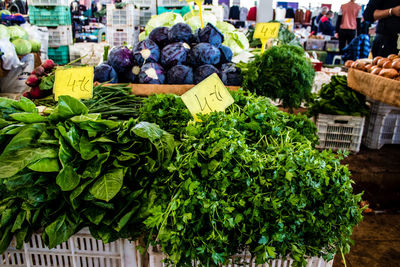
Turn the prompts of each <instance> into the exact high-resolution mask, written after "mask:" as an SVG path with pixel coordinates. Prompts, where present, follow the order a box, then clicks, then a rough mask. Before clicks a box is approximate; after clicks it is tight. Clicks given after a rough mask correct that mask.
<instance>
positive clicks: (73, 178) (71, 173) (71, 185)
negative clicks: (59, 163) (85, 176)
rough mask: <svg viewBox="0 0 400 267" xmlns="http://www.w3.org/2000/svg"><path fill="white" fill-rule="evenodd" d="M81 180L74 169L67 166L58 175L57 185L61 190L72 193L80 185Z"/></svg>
mask: <svg viewBox="0 0 400 267" xmlns="http://www.w3.org/2000/svg"><path fill="white" fill-rule="evenodd" d="M80 179H81V178H80V176H79V175H78V174H77V173H76V172H75V170H74V168H72V167H71V166H70V165H66V166H64V168H63V169H62V170H61V171H60V173H59V174H58V175H57V178H56V183H57V184H58V185H59V186H60V188H61V190H63V191H71V190H74V189H75V188H76V187H77V186H78V185H79V182H80Z"/></svg>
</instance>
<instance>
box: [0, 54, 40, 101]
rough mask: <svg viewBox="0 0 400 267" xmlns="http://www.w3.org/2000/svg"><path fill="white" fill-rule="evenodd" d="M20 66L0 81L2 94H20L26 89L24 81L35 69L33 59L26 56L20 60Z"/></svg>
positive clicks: (30, 55) (29, 55)
mask: <svg viewBox="0 0 400 267" xmlns="http://www.w3.org/2000/svg"><path fill="white" fill-rule="evenodd" d="M21 63H22V65H20V66H19V67H17V68H14V69H12V70H10V72H9V73H8V74H7V76H6V77H4V78H3V79H1V81H0V88H1V92H2V93H14V94H20V93H23V92H24V91H26V90H27V89H28V86H27V85H26V84H25V82H26V79H28V77H29V75H30V74H31V73H32V71H33V69H34V68H35V57H34V55H33V54H28V55H26V56H24V57H23V58H22V59H21Z"/></svg>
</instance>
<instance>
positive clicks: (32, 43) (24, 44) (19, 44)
mask: <svg viewBox="0 0 400 267" xmlns="http://www.w3.org/2000/svg"><path fill="white" fill-rule="evenodd" d="M0 39H7V40H10V41H11V43H13V45H14V46H15V52H16V53H17V55H19V56H23V55H27V54H29V53H31V52H39V51H40V47H41V44H40V42H39V41H37V40H29V36H28V33H27V32H26V30H25V29H23V28H21V27H20V26H9V27H7V26H4V25H2V24H0Z"/></svg>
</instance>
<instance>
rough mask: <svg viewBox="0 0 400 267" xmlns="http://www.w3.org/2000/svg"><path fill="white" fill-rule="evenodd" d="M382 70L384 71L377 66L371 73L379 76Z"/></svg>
mask: <svg viewBox="0 0 400 267" xmlns="http://www.w3.org/2000/svg"><path fill="white" fill-rule="evenodd" d="M381 70H382V68H379V67H378V66H377V67H376V68H374V69H373V70H372V71H371V74H374V75H379V73H380V72H381Z"/></svg>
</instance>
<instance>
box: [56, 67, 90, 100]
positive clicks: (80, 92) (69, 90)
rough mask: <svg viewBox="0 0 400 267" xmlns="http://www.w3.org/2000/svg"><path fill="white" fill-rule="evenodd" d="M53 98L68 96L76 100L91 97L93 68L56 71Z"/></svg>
mask: <svg viewBox="0 0 400 267" xmlns="http://www.w3.org/2000/svg"><path fill="white" fill-rule="evenodd" d="M55 76H56V77H55V81H54V88H53V92H54V97H55V99H56V101H57V100H58V97H59V96H60V95H69V96H72V97H75V98H77V99H90V98H92V96H93V67H76V68H60V69H57V70H56V73H55Z"/></svg>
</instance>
